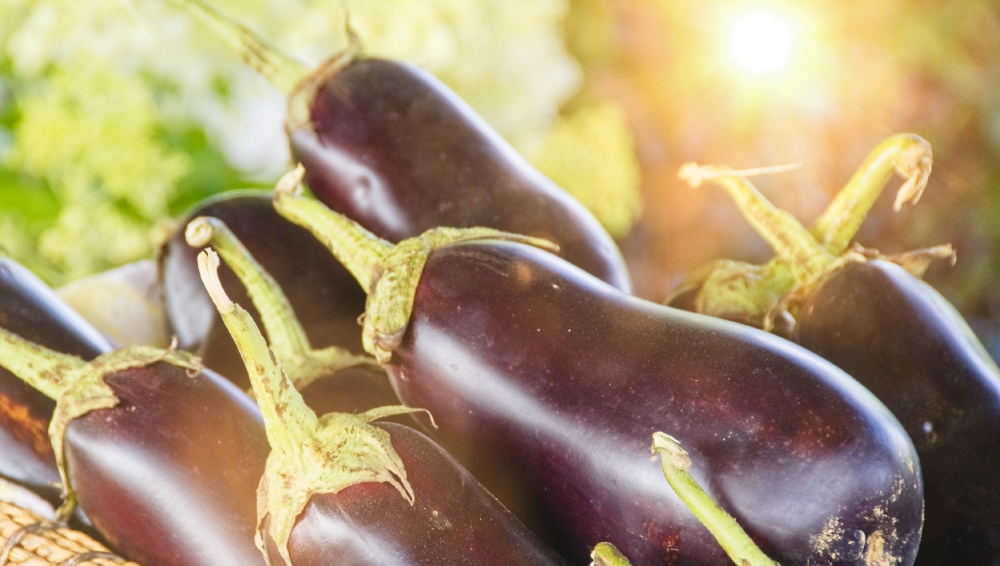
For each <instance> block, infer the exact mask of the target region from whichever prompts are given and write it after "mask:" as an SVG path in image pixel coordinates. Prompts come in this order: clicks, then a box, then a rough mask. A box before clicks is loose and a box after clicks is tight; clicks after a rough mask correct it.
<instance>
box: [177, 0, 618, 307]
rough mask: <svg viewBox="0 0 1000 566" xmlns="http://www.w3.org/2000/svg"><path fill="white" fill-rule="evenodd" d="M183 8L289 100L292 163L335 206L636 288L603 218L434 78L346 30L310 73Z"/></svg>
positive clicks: (239, 30)
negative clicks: (373, 52)
mask: <svg viewBox="0 0 1000 566" xmlns="http://www.w3.org/2000/svg"><path fill="white" fill-rule="evenodd" d="M180 3H181V4H183V5H184V7H186V8H187V9H189V10H190V11H192V12H194V13H195V14H196V15H197V16H199V17H201V18H202V19H204V20H206V21H207V23H208V24H209V26H210V27H211V28H212V29H213V30H214V31H216V32H219V33H220V35H221V36H222V37H223V38H224V39H226V40H227V41H228V42H230V44H231V45H232V46H233V47H234V48H235V49H237V50H238V51H239V53H240V54H241V55H242V56H243V57H244V59H246V60H247V61H248V62H249V63H251V64H252V65H254V67H256V68H257V70H259V71H260V72H261V73H262V74H264V75H265V76H266V77H267V78H268V79H269V80H270V81H271V82H272V83H273V84H274V85H275V86H277V87H278V88H281V89H283V90H284V91H285V92H288V93H289V100H288V120H287V123H286V130H287V132H288V137H289V141H290V144H291V149H292V154H293V156H294V158H295V160H296V161H299V162H301V163H302V164H303V165H305V167H306V180H307V182H308V183H309V186H310V187H311V188H312V190H313V191H315V193H316V196H317V198H319V199H320V200H321V201H323V202H325V203H326V204H327V205H329V206H330V207H331V208H333V209H335V210H338V211H340V212H342V213H344V214H345V215H347V216H349V217H350V218H352V219H354V220H356V221H357V222H359V223H360V224H362V225H363V226H365V227H367V228H368V229H369V230H371V231H372V232H374V233H375V234H377V235H379V236H381V237H383V238H386V239H388V240H390V241H393V242H397V241H400V240H403V239H405V238H409V237H412V236H417V235H419V234H421V233H422V232H424V231H425V230H428V229H430V228H435V227H438V226H454V227H472V226H489V227H493V228H497V229H500V230H506V231H510V232H515V233H520V234H531V235H535V236H541V237H545V238H547V239H550V240H553V241H555V242H556V243H558V244H559V246H560V248H561V250H562V253H563V254H565V258H566V259H567V260H568V261H569V262H570V263H573V264H574V265H577V266H579V267H581V268H582V269H583V270H585V271H587V272H589V273H591V274H593V275H594V276H596V277H598V278H599V279H602V280H604V281H606V282H608V283H610V284H611V285H613V286H615V287H617V288H618V289H620V290H622V291H625V292H630V291H631V288H632V283H631V279H630V277H629V274H628V269H627V268H626V266H625V262H624V260H623V259H622V256H621V252H620V251H619V250H618V247H617V246H616V245H615V242H614V240H612V239H611V237H610V236H609V235H608V233H607V232H606V231H605V230H604V228H603V227H602V226H601V225H600V223H599V222H598V221H597V219H596V218H594V216H593V215H592V214H591V213H590V212H589V211H587V209H586V208H584V207H583V205H581V204H580V203H579V202H577V201H576V200H574V199H573V197H571V196H570V195H569V194H568V193H566V192H565V191H564V190H563V189H561V188H560V187H558V186H556V185H555V183H553V182H552V181H550V180H549V179H547V178H546V177H545V176H544V175H542V174H541V173H540V172H538V171H537V170H536V169H535V168H534V167H532V166H531V165H530V164H529V163H528V162H527V161H526V160H525V159H524V158H523V157H521V156H520V155H519V154H518V153H517V151H516V150H515V149H514V148H513V147H511V145H510V144H509V143H507V142H506V141H505V140H504V139H503V138H502V137H501V136H500V135H499V134H498V133H497V132H496V131H494V130H493V129H492V128H491V127H490V126H489V125H488V124H486V122H485V121H484V120H483V119H482V118H481V117H480V116H479V115H478V114H476V113H475V111H474V110H473V109H472V108H471V107H469V105H468V104H466V103H465V102H464V101H463V100H462V99H461V98H459V97H458V95H456V94H455V93H454V92H452V91H451V90H450V89H449V88H448V87H447V86H445V85H444V84H443V83H441V82H440V81H439V80H437V79H436V78H434V77H433V76H431V75H430V74H428V73H426V72H424V71H422V70H420V69H418V68H416V67H414V66H413V65H409V64H407V63H403V62H400V61H391V60H386V59H377V58H368V57H362V56H361V55H360V53H359V50H358V45H357V42H356V38H355V37H354V36H353V34H350V32H349V34H350V35H351V38H352V45H351V47H350V48H348V50H347V51H345V52H344V53H342V54H340V55H338V56H336V57H333V58H331V59H330V60H328V61H327V62H325V63H324V64H322V65H320V66H319V67H318V68H317V69H315V70H313V71H311V72H309V71H307V70H306V69H305V68H304V67H303V66H302V65H301V63H298V62H297V61H295V60H293V59H291V58H289V57H287V56H285V55H283V54H281V53H279V52H278V51H276V50H275V49H274V48H273V47H271V46H270V45H268V44H267V43H265V42H264V41H262V40H261V39H260V38H258V37H256V36H254V35H253V34H252V33H251V32H250V31H249V30H248V29H247V28H245V27H243V26H241V25H239V24H237V23H235V22H233V21H231V20H229V19H227V18H226V17H225V16H223V15H221V14H220V13H218V12H217V11H216V10H214V9H213V8H211V7H209V6H207V5H205V4H204V3H203V2H201V1H200V0H180Z"/></svg>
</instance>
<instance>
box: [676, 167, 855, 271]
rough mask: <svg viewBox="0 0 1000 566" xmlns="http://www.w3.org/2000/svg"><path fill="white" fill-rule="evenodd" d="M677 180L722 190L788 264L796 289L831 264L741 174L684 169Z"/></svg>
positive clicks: (808, 237) (805, 234)
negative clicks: (705, 182) (714, 184)
mask: <svg viewBox="0 0 1000 566" xmlns="http://www.w3.org/2000/svg"><path fill="white" fill-rule="evenodd" d="M679 177H680V178H681V179H682V180H684V181H687V182H688V184H690V185H691V186H694V187H696V186H698V185H700V184H701V183H702V182H703V181H704V180H711V181H713V182H715V183H716V184H718V185H720V186H721V187H722V188H724V189H726V192H728V193H729V195H730V197H731V198H732V199H733V200H734V201H735V202H736V206H737V207H738V208H739V209H740V212H741V213H742V214H743V217H744V218H746V219H747V221H748V222H750V224H751V225H752V226H753V227H754V229H755V230H756V231H757V233H758V234H760V235H761V236H762V237H763V238H764V239H765V240H766V241H767V243H768V244H769V245H770V246H771V248H772V249H773V250H774V251H775V253H776V254H777V255H778V257H780V258H781V259H782V260H784V261H785V262H787V263H788V267H789V269H790V270H791V272H792V276H793V277H794V278H795V282H796V284H798V285H804V284H806V283H809V282H811V281H814V280H816V279H817V278H818V277H819V276H820V275H822V274H823V272H824V271H825V270H826V268H827V267H829V265H830V264H831V263H833V261H834V260H835V258H834V256H833V255H831V254H830V253H828V252H827V251H826V249H824V248H823V247H822V246H821V245H819V243H818V242H816V239H815V238H814V237H813V236H812V234H810V233H809V231H808V230H806V229H805V228H804V227H803V226H802V224H800V223H799V221H798V220H796V219H795V217H794V216H792V215H791V214H789V213H787V212H785V211H784V210H781V209H780V208H778V207H776V206H774V205H773V204H771V202H770V201H768V200H767V199H766V198H765V197H764V195H762V194H760V191H758V190H757V188H756V187H754V186H753V184H751V183H750V181H749V180H748V179H747V178H746V177H744V176H743V174H742V172H741V171H735V170H732V169H729V168H728V167H723V166H718V165H701V166H698V165H695V164H688V165H685V166H684V167H683V168H682V169H681V171H680V173H679Z"/></svg>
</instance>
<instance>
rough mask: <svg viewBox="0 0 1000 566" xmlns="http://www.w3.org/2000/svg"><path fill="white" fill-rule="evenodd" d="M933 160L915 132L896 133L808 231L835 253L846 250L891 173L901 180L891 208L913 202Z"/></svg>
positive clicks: (859, 168) (920, 193)
mask: <svg viewBox="0 0 1000 566" xmlns="http://www.w3.org/2000/svg"><path fill="white" fill-rule="evenodd" d="M932 162H933V157H932V151H931V145H930V144H929V143H927V141H926V140H924V139H923V138H921V137H920V136H918V135H916V134H897V135H894V136H892V137H890V138H888V139H886V140H885V141H883V142H882V143H880V144H879V145H878V147H876V148H875V149H874V150H872V152H871V153H869V154H868V156H867V157H866V158H865V161H864V162H863V163H862V164H861V166H860V167H858V169H857V171H855V173H854V175H853V176H852V177H851V179H850V180H849V181H848V182H847V184H846V185H844V188H843V189H841V191H840V192H839V193H837V196H836V197H834V199H833V202H831V203H830V205H829V206H828V207H827V208H826V210H825V211H823V214H821V215H820V217H819V218H818V219H817V220H816V222H815V223H814V224H813V226H812V227H811V228H810V229H809V231H810V232H811V233H812V234H813V236H814V237H815V238H816V239H817V240H818V241H819V243H820V244H821V245H822V246H823V247H825V248H826V250H827V251H828V252H830V253H831V254H833V255H835V256H837V255H840V254H842V253H843V252H844V251H845V250H847V247H848V245H850V243H851V240H852V239H853V238H854V236H855V234H857V232H858V229H859V228H860V227H861V223H862V222H863V221H864V219H865V216H866V215H867V214H868V211H869V210H871V207H872V205H874V204H875V200H876V199H877V198H878V196H879V194H881V192H882V190H883V189H884V187H885V184H886V183H887V182H888V181H889V179H891V178H892V175H893V173H897V174H899V175H900V176H901V177H903V178H904V179H905V181H904V182H903V185H902V186H901V187H900V189H899V191H898V192H897V193H896V200H895V202H894V204H893V210H895V211H897V212H898V211H899V210H900V208H902V206H903V204H904V203H906V202H910V203H912V204H916V203H917V202H918V201H919V200H920V196H921V195H922V194H923V192H924V188H925V187H926V186H927V179H928V177H929V176H930V174H931V166H932Z"/></svg>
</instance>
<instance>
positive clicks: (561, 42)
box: [0, 0, 1000, 354]
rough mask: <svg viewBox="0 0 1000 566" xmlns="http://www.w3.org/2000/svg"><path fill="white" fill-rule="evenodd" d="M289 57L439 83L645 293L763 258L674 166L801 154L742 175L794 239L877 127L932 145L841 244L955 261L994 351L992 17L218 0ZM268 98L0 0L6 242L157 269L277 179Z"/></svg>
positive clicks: (999, 36) (167, 15)
mask: <svg viewBox="0 0 1000 566" xmlns="http://www.w3.org/2000/svg"><path fill="white" fill-rule="evenodd" d="M216 5H217V6H218V7H219V8H221V9H222V10H224V11H226V12H228V13H230V14H232V15H234V16H236V17H237V18H239V19H241V20H243V21H245V22H247V23H248V24H249V25H250V26H251V27H253V29H255V30H257V31H258V32H259V33H261V34H262V35H264V36H266V37H267V38H269V39H270V40H271V41H272V42H274V43H275V44H277V45H279V46H280V47H282V48H283V49H285V50H286V51H289V52H291V53H294V54H296V55H297V56H299V57H301V58H303V59H304V60H306V61H309V62H313V63H315V62H318V61H320V60H322V59H323V58H324V57H326V56H328V55H330V54H333V53H335V52H336V51H337V50H338V49H340V48H341V47H342V46H343V44H344V38H343V35H342V34H341V33H339V32H338V31H337V30H340V29H342V28H343V18H344V11H343V10H344V7H345V6H346V8H347V9H348V10H349V11H350V13H351V22H352V24H353V25H354V27H356V28H357V29H358V31H359V33H360V35H361V39H362V41H363V43H364V45H365V48H366V50H367V52H369V53H372V54H377V55H386V56H393V57H399V58H403V59H407V60H409V61H412V62H414V63H416V64H418V65H421V66H422V67H424V68H426V69H428V70H429V71H431V72H433V73H434V74H436V75H437V76H439V77H440V78H441V79H442V80H444V81H445V82H446V83H447V84H449V85H450V86H451V87H452V88H454V89H455V90H456V91H457V92H458V93H459V94H460V95H461V96H462V97H464V98H466V99H467V100H468V101H469V102H470V104H472V106H473V107H475V108H476V109H477V110H478V111H479V112H480V113H482V114H483V116H484V117H485V118H486V119H487V120H488V121H489V122H490V123H491V124H493V126H494V127H496V128H497V129H498V131H500V132H501V133H502V134H503V135H504V136H505V137H507V139H509V140H510V141H511V142H512V143H513V144H514V145H515V147H517V148H518V149H519V150H520V151H521V152H522V153H524V154H525V155H526V156H527V157H528V158H529V159H530V160H531V161H532V162H533V163H535V164H536V166H538V167H539V168H540V169H541V170H542V171H543V172H544V173H546V174H547V175H549V176H551V177H552V178H553V179H555V180H556V181H557V182H559V183H560V184H562V185H563V186H564V187H565V188H567V190H569V191H570V192H571V193H573V194H574V195H576V196H577V197H578V198H579V199H580V200H581V201H582V202H584V204H586V205H587V206H588V207H590V208H591V209H592V210H594V211H595V213H596V214H597V215H598V216H599V218H600V220H601V221H602V222H603V223H604V224H605V226H607V228H608V229H609V231H610V232H611V233H612V234H613V235H614V236H615V237H616V238H617V239H618V240H619V241H620V243H621V245H622V247H623V250H624V252H625V254H626V257H627V260H628V262H629V265H630V268H631V270H632V273H633V276H634V278H635V281H636V286H637V293H638V294H639V295H641V296H643V297H646V298H650V299H654V300H662V299H663V298H664V297H665V296H666V295H667V293H669V291H670V290H671V288H672V287H673V286H674V285H676V284H677V282H678V281H679V280H680V279H681V278H682V277H683V276H684V274H685V273H687V272H689V271H690V270H691V269H693V268H695V267H697V266H698V265H700V264H702V263H704V262H707V261H710V260H713V259H718V258H723V257H726V258H731V259H740V260H745V261H754V262H762V261H765V260H766V259H768V258H769V257H770V255H771V252H770V250H769V249H768V248H767V246H766V245H765V244H764V242H763V241H762V240H761V239H760V238H758V237H757V236H756V235H755V234H754V233H753V231H752V230H751V229H750V227H749V226H748V225H747V224H746V223H745V222H744V221H743V220H742V219H741V217H740V216H739V214H738V213H737V211H736V209H735V207H734V206H733V205H732V204H731V203H730V202H729V201H728V199H727V198H726V196H725V195H724V194H723V193H722V191H720V190H718V189H716V188H713V187H711V186H702V187H700V188H698V189H691V188H688V187H687V186H686V185H684V184H682V183H681V182H679V181H678V180H677V178H676V172H677V169H678V168H679V167H680V165H681V164H683V163H685V162H689V161H697V162H699V163H719V164H727V165H731V166H733V167H756V166H763V165H774V164H781V163H792V162H802V163H803V166H802V167H801V168H800V169H797V170H795V171H793V172H790V173H783V174H779V175H773V176H767V177H761V178H757V179H755V183H756V184H757V186H758V187H759V188H760V189H761V191H762V192H764V193H765V194H766V195H767V196H768V197H769V198H770V199H772V201H774V202H775V203H776V204H778V205H779V206H781V207H783V208H785V209H787V210H789V211H790V212H791V213H793V214H794V215H796V216H797V217H798V218H800V219H801V220H802V221H803V222H804V223H808V222H810V221H811V220H812V219H813V218H815V217H816V216H817V215H818V214H819V212H820V211H821V210H822V209H823V208H824V207H825V206H826V204H827V203H828V202H829V199H830V196H831V195H832V194H833V193H835V192H836V191H837V190H838V189H839V188H840V187H841V186H842V185H843V183H844V182H846V180H847V178H848V177H849V176H850V174H851V173H852V172H853V170H854V168H855V167H857V165H858V164H859V163H860V161H861V160H862V159H863V157H864V156H865V155H866V154H867V153H868V151H870V150H871V149H872V148H873V147H875V145H876V144H878V142H880V141H881V140H882V139H884V138H885V137H887V136H889V135H891V134H894V133H898V132H905V131H909V132H914V133H917V134H919V135H921V136H923V137H924V138H926V139H927V140H929V141H930V142H931V144H932V146H933V148H934V154H935V163H934V172H933V174H932V176H931V180H930V184H929V186H928V189H927V191H926V193H925V196H924V198H923V199H922V200H921V202H920V204H919V205H917V206H916V207H906V208H904V209H903V210H902V211H901V212H899V213H893V212H892V211H891V206H890V203H891V197H892V193H893V192H894V189H895V188H896V187H898V184H899V183H898V181H893V183H891V184H890V186H889V188H888V190H887V191H886V194H885V196H884V198H883V199H881V200H880V201H879V202H878V203H877V204H876V205H875V208H874V210H873V212H872V213H871V215H870V216H869V218H868V220H867V221H866V222H865V224H864V225H863V227H862V230H861V232H860V234H859V235H858V241H860V242H861V243H862V244H864V245H866V246H869V247H877V248H880V249H882V250H883V251H885V252H890V253H891V252H898V251H903V250H907V249H912V248H918V247H927V246H931V245H935V244H939V243H943V242H951V243H952V244H954V245H955V247H956V248H957V250H958V254H959V261H958V264H957V265H956V266H955V267H949V266H947V265H946V264H942V265H936V266H934V267H933V268H932V269H931V270H930V272H929V273H928V276H927V279H928V280H929V281H930V282H931V283H932V284H934V285H935V286H936V287H937V288H938V289H939V290H941V291H942V292H943V293H944V294H945V296H946V297H947V298H949V299H950V300H951V301H952V302H953V303H955V304H956V305H957V306H958V307H959V309H960V310H961V311H962V312H963V313H964V314H965V315H966V316H967V317H968V318H969V319H970V322H971V323H972V325H973V327H974V328H975V329H976V331H977V332H979V333H980V335H981V336H982V337H983V338H984V341H985V342H986V343H987V346H988V347H989V348H990V349H991V350H992V351H993V352H994V354H997V353H998V352H1000V338H998V337H1000V333H998V331H997V328H1000V250H998V249H997V244H998V243H1000V6H998V5H997V4H996V3H994V2H987V1H984V0H966V1H962V2H957V1H948V0H928V1H923V2H912V1H903V0H879V1H876V2H872V1H870V0H868V1H863V2H862V1H857V0H848V1H839V2H832V1H822V2H821V1H815V0H813V1H809V0H806V1H802V0H799V1H796V2H792V1H770V2H752V1H738V0H705V1H700V2H673V1H668V0H382V1H380V2H370V1H367V0H326V1H320V0H243V1H236V0H218V1H217V2H216ZM283 113H284V107H283V97H282V95H281V94H280V93H279V92H278V91H276V90H274V89H273V88H271V87H270V86H269V85H268V84H267V83H266V82H265V81H264V80H263V79H261V78H260V77H258V76H256V75H255V74H254V72H253V71H251V70H250V69H248V68H247V67H245V66H244V65H243V64H242V63H241V62H240V61H239V60H238V59H237V58H236V57H235V56H233V55H232V54H230V53H229V52H228V51H227V49H226V48H225V47H224V46H223V45H222V44H220V43H219V42H218V41H216V40H215V39H214V38H213V37H212V36H210V35H209V34H207V33H205V32H204V31H203V30H201V29H199V28H198V26H197V25H196V24H194V23H193V22H192V21H190V20H189V19H188V18H187V17H186V16H185V15H184V14H183V13H181V12H180V11H179V10H177V9H175V8H174V7H172V6H171V4H170V3H169V2H168V1H167V0H87V1H86V2H80V1H78V0H0V244H2V246H3V247H4V249H5V250H6V251H7V252H8V253H9V254H11V255H13V256H14V257H15V258H17V259H19V260H21V261H22V262H24V263H26V264H28V265H29V266H30V267H31V268H33V269H34V270H36V271H37V272H39V273H40V274H41V275H42V276H43V277H44V278H45V279H47V280H48V281H49V282H51V283H53V284H56V285H58V284H63V283H65V282H68V281H71V280H74V279H77V278H80V277H83V276H85V275H87V274H90V273H93V272H96V271H100V270H104V269H107V268H109V267H112V266H115V265H119V264H122V263H126V262H130V261H134V260H136V259H141V258H147V257H152V254H153V250H154V246H155V243H156V241H157V238H160V237H162V234H163V233H164V231H165V230H167V229H169V218H171V217H172V216H175V215H178V214H179V213H181V212H182V211H183V210H184V209H185V208H186V207H187V206H189V205H191V204H192V203H194V202H196V201H197V200H198V199H200V198H203V197H204V196H206V195H208V194H211V193H213V192H215V191H219V190H225V189H231V188H237V187H243V186H267V185H269V184H270V183H271V182H272V181H273V180H274V179H275V178H276V177H277V175H278V174H279V173H280V172H281V171H283V170H284V168H285V167H287V165H288V163H287V160H288V153H287V148H286V147H285V143H284V141H283V139H282V131H281V123H282V118H283Z"/></svg>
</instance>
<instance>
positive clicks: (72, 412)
mask: <svg viewBox="0 0 1000 566" xmlns="http://www.w3.org/2000/svg"><path fill="white" fill-rule="evenodd" d="M44 330H45V332H46V334H47V335H50V336H51V335H57V334H59V333H60V332H63V333H66V332H69V331H72V330H73V326H71V325H66V326H65V327H64V329H60V328H59V327H58V321H50V322H49V323H48V324H47V326H46V328H45V329H44ZM91 332H93V330H91ZM0 365H2V366H3V367H5V368H7V369H8V370H9V371H10V372H11V373H13V374H15V375H17V376H18V377H19V378H21V379H23V380H24V381H25V382H26V383H29V384H31V386H32V387H34V388H36V389H37V391H40V392H41V393H43V394H44V395H45V396H47V397H48V398H50V399H53V400H57V401H56V407H55V413H54V416H53V417H52V423H51V424H50V425H49V432H50V436H51V439H52V441H51V446H53V447H54V453H55V462H56V463H57V464H58V466H59V468H58V469H59V473H58V474H57V475H56V478H57V479H61V482H62V485H63V490H64V496H65V498H66V501H65V503H64V504H63V507H62V508H61V509H60V517H65V516H66V514H67V513H68V512H69V511H70V510H71V509H72V508H73V505H74V503H75V502H76V501H77V500H78V501H79V503H80V506H81V508H82V509H83V510H84V511H85V512H86V513H87V516H88V517H89V519H90V521H91V522H92V523H93V525H94V527H95V528H96V529H97V530H98V531H99V532H100V533H101V534H102V535H103V537H104V538H105V540H106V541H107V542H108V544H109V545H110V546H111V547H112V548H114V549H115V550H116V551H117V552H119V553H120V554H122V555H124V556H127V557H128V558H129V559H132V560H135V561H137V562H140V563H142V564H144V565H145V566H155V565H164V566H166V565H171V566H177V565H200V566H222V565H227V564H232V565H234V566H235V565H243V566H245V565H249V564H263V563H264V561H263V557H262V556H261V554H260V553H259V552H258V551H257V549H256V548H255V547H254V544H253V533H254V527H255V526H256V513H255V508H254V493H255V490H256V487H257V482H258V480H259V478H260V476H261V474H262V473H263V470H264V463H265V459H266V457H267V453H268V446H267V440H266V438H265V436H264V430H263V425H262V421H261V417H260V413H259V412H258V410H257V408H256V407H255V406H254V404H253V402H252V401H251V400H250V398H249V397H247V395H245V394H244V393H243V392H242V391H240V390H239V389H237V388H236V387H235V386H233V385H232V384H231V383H230V382H228V381H226V380H225V379H223V378H221V377H219V376H218V375H216V374H214V373H213V372H211V371H209V370H203V371H199V366H198V365H197V363H196V362H195V360H193V359H191V357H190V356H188V355H185V354H183V353H182V352H178V351H174V350H159V349H155V348H150V347H142V346H136V347H132V348H126V349H122V350H116V351H113V352H110V353H107V354H103V355H101V356H99V357H97V358H95V359H94V360H93V361H91V362H89V363H88V362H84V361H83V360H82V359H80V358H79V357H76V356H72V355H68V354H61V353H57V352H55V351H53V350H49V349H48V348H44V347H42V346H39V345H37V344H34V343H32V342H30V341H27V340H25V339H24V338H22V337H20V336H18V335H16V334H14V333H12V332H10V331H8V330H4V329H0ZM43 430H44V429H43Z"/></svg>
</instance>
